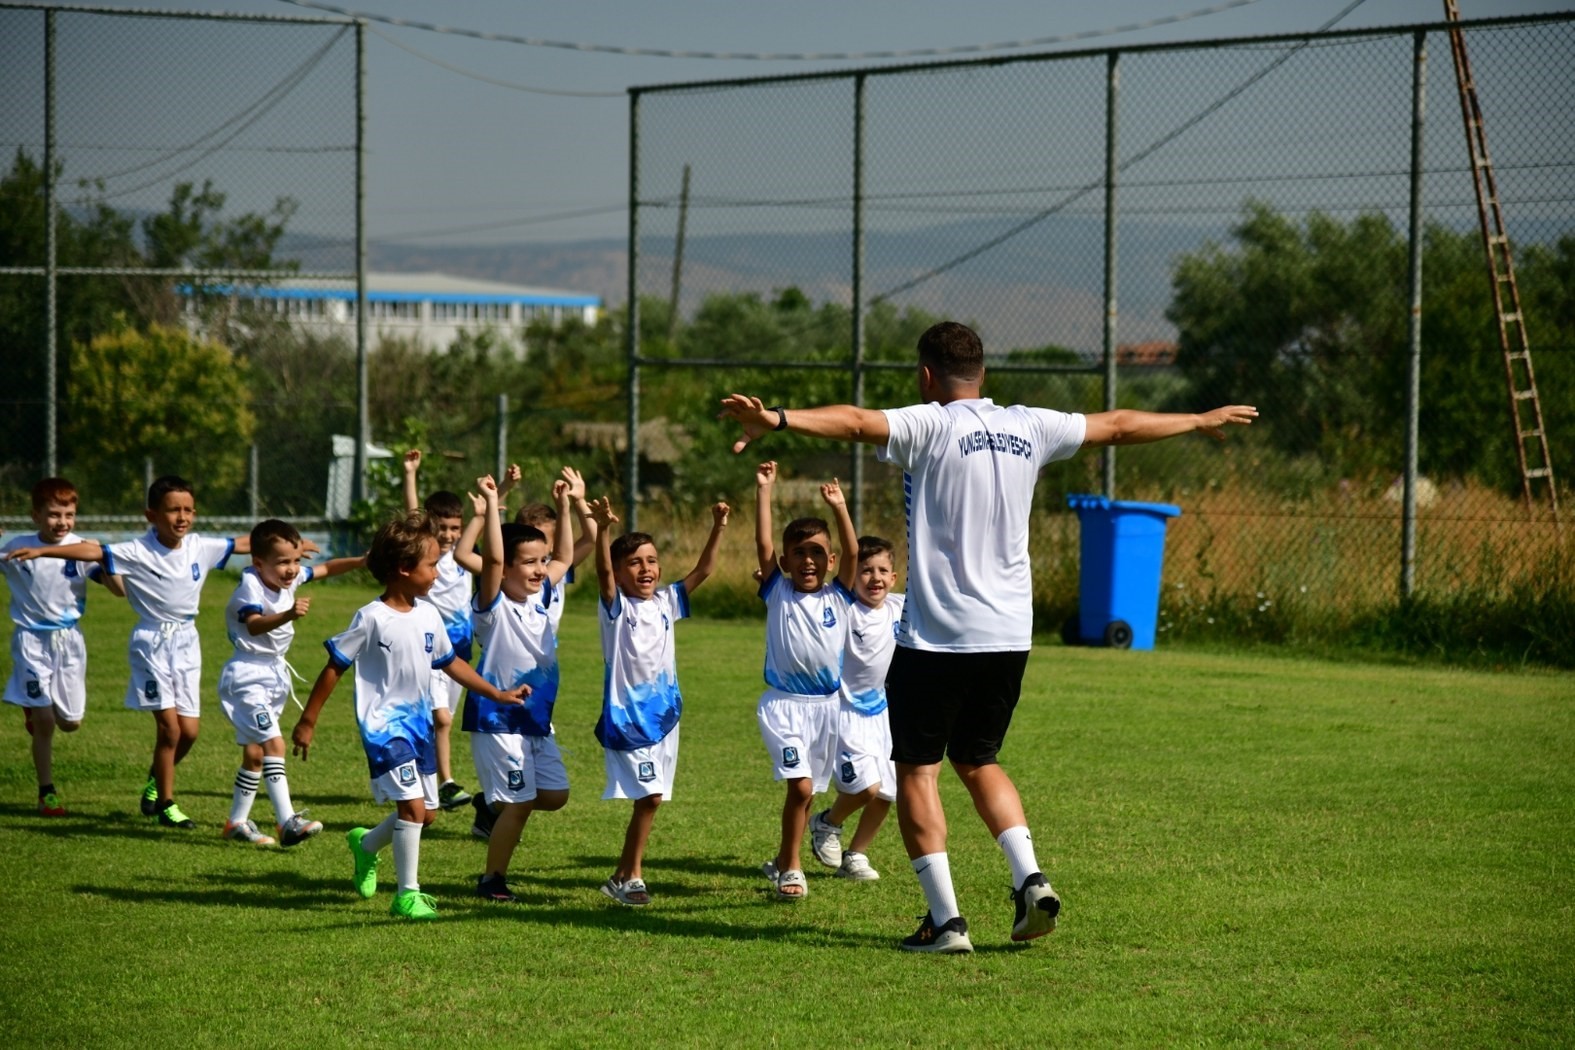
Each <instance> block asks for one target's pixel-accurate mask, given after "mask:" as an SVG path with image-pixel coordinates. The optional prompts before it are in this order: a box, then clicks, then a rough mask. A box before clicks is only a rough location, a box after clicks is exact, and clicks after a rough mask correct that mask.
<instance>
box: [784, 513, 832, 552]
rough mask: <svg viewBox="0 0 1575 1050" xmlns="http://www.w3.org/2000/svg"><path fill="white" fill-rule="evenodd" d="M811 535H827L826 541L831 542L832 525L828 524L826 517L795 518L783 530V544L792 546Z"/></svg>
mask: <svg viewBox="0 0 1575 1050" xmlns="http://www.w3.org/2000/svg"><path fill="white" fill-rule="evenodd" d="M811 536H825V537H826V542H827V543H828V544H829V543H830V542H831V526H830V525H827V524H826V519H825V518H794V519H793V520H792V521H790V522H788V523H787V528H785V529H783V530H782V546H784V547H791V546H793V544H795V543H798V542H799V541H800V540H807V539H809V538H810V537H811Z"/></svg>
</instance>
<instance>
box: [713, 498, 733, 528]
mask: <svg viewBox="0 0 1575 1050" xmlns="http://www.w3.org/2000/svg"><path fill="white" fill-rule="evenodd" d="M732 510H733V508H732V507H729V506H728V505H727V504H726V503H716V504H713V505H712V507H711V523H712V524H713V525H715V526H716V527H717V528H721V527H722V526H723V525H726V524H727V516H728V515H729V514H730V513H732Z"/></svg>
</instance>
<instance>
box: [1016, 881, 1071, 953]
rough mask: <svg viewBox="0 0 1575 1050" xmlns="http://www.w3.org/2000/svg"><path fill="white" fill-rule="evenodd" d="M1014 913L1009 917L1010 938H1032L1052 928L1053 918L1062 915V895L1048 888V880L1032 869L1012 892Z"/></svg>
mask: <svg viewBox="0 0 1575 1050" xmlns="http://www.w3.org/2000/svg"><path fill="white" fill-rule="evenodd" d="M1012 903H1013V904H1014V905H1015V906H1016V907H1017V915H1016V916H1015V917H1014V918H1013V920H1012V940H1014V941H1031V940H1033V939H1034V938H1035V937H1043V936H1044V935H1045V934H1047V933H1050V932H1052V931H1054V930H1055V917H1056V916H1057V915H1059V914H1061V898H1060V897H1057V896H1056V893H1055V890H1053V889H1051V888H1050V880H1049V879H1047V878H1045V877H1044V875H1043V874H1041V873H1040V872H1037V871H1036V872H1034V873H1033V874H1032V875H1030V876H1028V878H1026V879H1024V880H1023V884H1022V886H1020V887H1018V888H1017V889H1015V890H1013V891H1012Z"/></svg>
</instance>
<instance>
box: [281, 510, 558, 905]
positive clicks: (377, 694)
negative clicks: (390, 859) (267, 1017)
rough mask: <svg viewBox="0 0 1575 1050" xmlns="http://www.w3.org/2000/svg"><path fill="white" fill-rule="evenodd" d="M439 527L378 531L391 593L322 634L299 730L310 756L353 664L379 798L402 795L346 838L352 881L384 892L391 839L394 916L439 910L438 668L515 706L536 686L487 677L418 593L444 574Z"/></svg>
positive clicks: (415, 522) (393, 525)
mask: <svg viewBox="0 0 1575 1050" xmlns="http://www.w3.org/2000/svg"><path fill="white" fill-rule="evenodd" d="M437 564H438V541H437V533H436V530H435V529H434V528H433V525H432V523H431V521H430V520H429V519H427V518H426V517H425V516H424V515H421V514H407V515H406V516H405V517H403V518H396V519H394V520H393V521H390V522H388V523H387V524H385V525H384V526H383V527H382V528H381V529H379V530H378V531H377V535H376V536H375V537H373V539H372V547H371V549H370V550H369V551H367V555H366V567H367V569H369V570H370V571H371V573H372V575H373V576H374V577H376V579H377V581H378V582H379V583H381V584H382V585H383V593H382V594H381V595H379V596H378V598H377V599H376V600H375V601H372V602H370V603H368V604H366V605H364V606H362V607H361V608H360V609H359V610H357V611H356V614H355V618H354V619H352V620H351V621H350V626H349V627H348V628H347V629H346V630H344V631H343V632H341V633H340V634H337V635H335V636H334V637H332V638H330V639H328V640H327V641H326V642H324V643H323V644H324V646H326V647H327V649H328V664H327V665H326V666H325V667H324V668H323V671H322V673H321V674H319V675H318V676H317V681H316V682H315V683H314V684H313V685H312V695H311V696H310V697H309V698H308V699H307V701H306V708H305V710H303V711H302V712H301V717H300V718H299V719H297V720H296V723H295V729H294V730H293V731H292V732H291V734H290V737H291V740H293V741H294V744H295V747H294V749H293V750H294V752H295V754H297V755H299V756H300V757H301V759H302V761H305V760H306V757H307V752H308V750H309V749H310V748H311V745H312V738H313V736H314V735H315V734H316V728H317V719H318V717H319V716H320V715H321V714H322V710H323V705H324V704H325V703H327V701H328V697H329V695H330V694H332V693H333V691H334V687H335V686H336V685H338V684H339V679H340V678H341V677H342V676H343V675H344V673H345V671H347V670H349V669H350V668H351V667H352V666H353V667H354V668H355V716H356V724H357V725H358V726H359V727H360V730H361V746H362V748H363V749H364V750H365V752H366V761H367V768H368V770H369V772H370V774H371V787H372V797H373V798H375V799H376V800H377V801H379V802H392V803H394V812H392V813H390V814H389V815H388V817H387V818H386V819H384V820H383V822H382V823H381V824H379V825H377V827H375V828H351V829H350V833H349V834H348V835H346V836H345V841H346V842H347V843H348V844H349V847H350V855H351V858H352V859H353V860H354V862H355V875H354V878H353V882H354V884H355V888H356V892H357V893H359V894H360V895H361V896H362V897H368V898H370V897H372V896H375V895H376V893H377V861H378V857H377V854H378V851H379V850H381V849H382V848H383V847H384V846H387V845H389V844H390V843H392V844H393V847H394V874H395V876H396V877H397V879H398V892H397V893H396V894H395V896H394V901H393V904H392V905H391V906H390V907H389V914H390V915H394V916H396V917H400V918H406V919H435V918H437V908H436V907H435V906H434V902H433V900H432V898H431V897H430V896H428V895H427V894H424V893H422V892H421V883H420V879H419V874H420V872H419V870H418V869H419V866H420V861H421V829H422V828H423V827H425V826H426V825H427V824H430V823H431V822H432V819H433V817H434V816H435V815H436V814H435V812H434V810H436V808H437V804H438V798H437V777H436V775H435V774H436V772H437V754H436V750H435V748H434V746H433V732H432V699H431V696H430V695H429V694H430V692H431V689H432V672H433V671H434V670H441V671H443V673H444V674H446V675H447V676H449V677H450V678H452V679H454V681H456V682H458V683H459V684H460V685H462V686H464V687H465V688H467V689H472V690H475V691H476V692H478V693H480V694H481V695H482V696H485V697H487V699H489V700H492V701H495V702H497V703H500V704H517V703H519V702H520V696H521V695H522V694H526V693H529V692H530V687H529V686H523V685H522V686H520V687H518V688H515V689H511V690H509V691H507V692H504V691H502V690H500V689H496V688H494V687H493V686H491V685H489V684H488V683H487V681H486V679H484V678H482V677H481V676H480V675H479V674H477V673H476V672H475V670H474V669H473V668H472V667H471V666H470V665H469V664H467V663H466V662H465V661H463V660H461V659H459V658H458V656H457V654H456V653H455V652H454V646H453V643H451V642H450V641H449V638H448V632H447V631H446V630H444V628H443V618H442V617H441V616H439V615H438V613H437V610H436V609H435V608H433V606H432V605H431V603H429V602H423V601H421V600H420V598H421V596H422V595H424V594H426V593H427V591H429V590H431V589H432V584H433V582H434V581H436V579H437Z"/></svg>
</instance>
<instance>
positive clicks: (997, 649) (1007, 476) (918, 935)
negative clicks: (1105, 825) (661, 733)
mask: <svg viewBox="0 0 1575 1050" xmlns="http://www.w3.org/2000/svg"><path fill="white" fill-rule="evenodd" d="M918 349H919V370H918V379H919V396H920V400H921V402H922V404H918V405H911V406H908V407H906V408H897V409H886V410H874V409H866V408H860V407H858V406H855V405H828V406H824V407H820V408H804V409H800V408H784V407H781V406H772V407H767V406H766V405H765V404H764V403H763V402H762V401H761V400H760V399H759V398H756V397H749V396H747V395H744V394H733V395H730V396H729V397H727V398H724V399H723V401H722V411H721V413H720V416H719V418H730V419H734V420H737V421H738V423H739V424H740V425H741V426H742V427H743V431H744V436H743V438H742V439H740V440H739V441H737V442H735V443H734V445H733V451H734V452H735V453H737V452H742V451H743V450H744V448H745V446H747V445H748V444H749V443H750V442H751V441H754V440H756V439H757V438H760V437H762V436H763V435H766V434H768V433H770V432H772V431H777V430H788V431H792V432H794V433H797V434H808V435H811V436H814V437H822V438H830V439H833V440H838V441H858V442H863V443H865V444H870V445H875V446H877V447H878V449H879V452H878V453H877V454H878V455H879V457H880V458H881V459H884V460H887V461H889V462H892V463H896V464H898V465H899V466H901V467H902V468H903V470H904V472H905V474H904V477H903V490H904V492H903V495H904V504H905V506H906V510H907V518H908V582H907V586H908V591H907V594H908V598H907V602H906V604H905V605H904V610H903V615H902V621H901V622H900V623H899V625H898V627H897V650H896V654H895V655H894V656H893V658H892V664H891V669H890V671H889V673H888V676H887V681H886V691H887V696H888V699H889V704H890V706H889V707H888V711H889V717H890V719H891V731H892V759H893V760H894V761H895V762H896V765H897V821H898V825H899V827H900V828H901V831H902V841H903V845H904V846H905V847H906V848H907V851H908V857H909V859H910V860H911V861H912V863H913V870H914V872H915V874H916V875H917V876H918V878H919V883H920V885H921V886H922V887H923V890H924V896H925V900H926V902H927V903H928V905H929V912H928V914H927V915H926V916H925V917H924V919H923V921H922V922H921V923H920V925H919V929H918V930H917V931H915V933H914V934H913V935H912V936H911V937H909V938H907V939H906V940H904V941H903V942H902V947H903V948H905V949H907V950H910V951H925V952H968V951H972V950H973V945H972V943H971V942H970V941H969V939H968V923H967V920H965V919H964V918H963V917H962V915H961V913H960V911H959V909H958V907H957V900H956V895H955V893H954V891H953V889H952V879H951V869H950V865H949V862H948V859H947V854H946V814H945V812H944V810H943V809H942V808H941V798H940V789H939V775H940V765H941V759H942V758H943V757H946V758H949V759H950V760H951V764H952V768H953V769H954V770H956V772H957V775H958V776H959V777H960V778H961V779H962V782H963V785H964V786H965V787H966V788H967V789H968V793H969V795H970V796H972V798H973V804H974V808H975V810H977V811H978V813H979V816H980V818H981V819H983V821H984V823H985V825H986V826H987V827H988V828H989V829H990V834H991V835H993V836H995V839H996V841H997V842H998V843H999V844H1000V846H1001V849H1002V851H1003V852H1004V853H1005V855H1006V859H1007V863H1008V864H1009V865H1010V867H1011V870H1012V886H1013V892H1012V898H1013V904H1014V906H1015V915H1014V921H1013V926H1012V939H1013V940H1014V941H1026V940H1031V939H1033V938H1035V937H1040V936H1043V935H1044V934H1047V933H1049V932H1050V931H1052V930H1053V929H1055V922H1056V915H1057V913H1058V912H1059V910H1060V905H1061V902H1060V899H1059V898H1058V897H1057V896H1056V894H1055V892H1054V890H1052V889H1051V887H1050V884H1049V882H1048V881H1047V880H1046V879H1045V876H1044V875H1043V874H1042V873H1041V872H1040V870H1039V863H1038V860H1037V859H1036V857H1035V855H1034V847H1033V839H1032V836H1031V835H1030V834H1029V831H1028V826H1027V819H1026V817H1025V816H1024V815H1023V805H1022V801H1021V799H1020V798H1019V797H1018V794H1017V788H1016V786H1015V785H1014V784H1013V783H1012V780H1011V778H1010V777H1008V776H1007V775H1006V772H1005V771H1004V770H1003V769H1001V767H1000V766H999V765H998V764H997V761H996V754H997V752H998V751H999V750H1000V748H1001V744H1002V741H1003V740H1004V739H1005V736H1006V730H1007V727H1008V725H1009V724H1010V723H1011V719H1012V711H1013V709H1014V708H1015V707H1016V705H1017V698H1018V694H1019V692H1020V690H1021V687H1022V680H1023V671H1024V669H1025V668H1026V667H1027V663H1028V652H1029V649H1030V648H1031V647H1032V625H1033V601H1032V576H1031V570H1030V564H1029V557H1028V517H1029V511H1030V509H1031V507H1032V505H1033V491H1034V485H1035V483H1036V482H1037V480H1038V475H1039V470H1040V468H1041V467H1043V466H1044V465H1045V464H1047V463H1050V462H1053V461H1055V460H1059V459H1067V458H1069V457H1071V456H1072V455H1073V454H1075V453H1076V452H1077V451H1078V450H1079V449H1082V448H1089V447H1094V446H1102V445H1136V444H1143V443H1145V442H1150V441H1159V440H1162V439H1164V438H1169V437H1174V436H1176V435H1179V434H1186V433H1191V432H1192V431H1198V430H1201V431H1203V432H1204V433H1206V434H1209V435H1211V436H1213V437H1215V438H1223V437H1224V428H1225V427H1226V426H1227V425H1230V424H1247V423H1251V422H1252V420H1253V419H1255V418H1256V417H1257V415H1258V411H1257V409H1255V408H1251V407H1248V406H1244V405H1230V406H1227V407H1225V408H1218V409H1215V410H1214V411H1212V412H1206V413H1202V414H1198V415H1192V414H1187V413H1169V412H1165V413H1159V412H1136V411H1131V410H1126V409H1121V410H1117V411H1114V412H1099V413H1095V414H1092V415H1081V414H1078V413H1065V412H1057V411H1052V410H1049V409H1041V408H1030V407H1026V406H1023V405H1010V406H1007V405H997V404H995V403H994V402H992V401H991V400H990V399H988V398H986V397H983V396H982V393H981V390H982V387H983V383H984V347H983V345H982V344H981V343H980V341H979V337H978V335H977V334H976V333H975V332H974V331H973V330H972V329H970V328H968V327H967V326H965V325H961V324H956V323H955V322H950V321H948V322H943V323H941V324H937V325H935V326H933V327H931V328H930V329H929V330H928V331H926V332H925V333H924V334H923V335H922V336H920V338H919V348H918Z"/></svg>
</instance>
